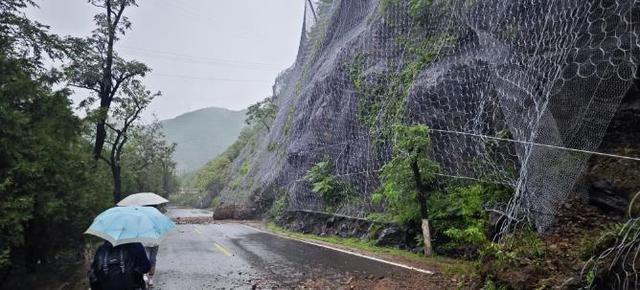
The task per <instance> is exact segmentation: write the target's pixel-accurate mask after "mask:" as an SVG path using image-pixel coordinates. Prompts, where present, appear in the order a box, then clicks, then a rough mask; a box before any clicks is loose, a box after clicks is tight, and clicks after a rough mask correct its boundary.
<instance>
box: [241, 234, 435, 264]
mask: <svg viewBox="0 0 640 290" xmlns="http://www.w3.org/2000/svg"><path fill="white" fill-rule="evenodd" d="M241 225H243V226H245V227H247V228H250V229H252V230H254V231H258V232H261V233H265V234H269V235H272V236H277V237H281V238H285V239H288V240H294V241H298V242H301V243H305V244H309V245H313V246H316V247H321V248H325V249H329V250H333V251H337V252H342V253H345V254H349V255H353V256H357V257H360V258H365V259H369V260H373V261H376V262H380V263H384V264H388V265H392V266H396V267H400V268H404V269H407V270H412V271H416V272H420V273H422V274H428V275H433V274H435V273H434V272H433V271H429V270H425V269H421V268H418V267H414V266H409V265H405V264H401V263H396V262H391V261H387V260H383V259H380V258H376V257H372V256H369V255H365V254H361V253H357V252H353V251H349V250H345V249H340V248H336V247H332V246H328V245H325V244H321V243H316V242H312V241H308V240H305V239H300V238H294V237H289V236H286V235H281V234H277V233H274V232H270V231H265V230H263V229H259V228H256V227H252V226H250V225H246V224H241Z"/></svg>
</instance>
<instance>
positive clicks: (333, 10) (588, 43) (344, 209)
mask: <svg viewBox="0 0 640 290" xmlns="http://www.w3.org/2000/svg"><path fill="white" fill-rule="evenodd" d="M305 3H306V11H305V21H304V27H303V29H302V37H301V43H300V49H299V54H298V57H297V59H296V62H295V64H294V65H293V66H292V67H291V68H290V69H288V70H287V71H285V72H283V73H282V74H281V75H280V76H279V77H278V78H277V80H276V83H275V85H274V99H275V101H276V103H277V105H278V107H279V112H278V114H277V117H276V118H275V120H274V122H273V125H272V126H271V129H270V130H269V131H267V132H262V133H261V134H260V135H259V138H258V139H257V140H256V141H255V142H254V144H252V145H251V146H248V147H250V148H245V149H244V150H243V152H242V153H241V157H242V158H239V160H241V161H237V163H238V164H236V167H238V166H239V164H240V163H241V162H249V163H250V164H251V166H250V168H251V169H250V170H249V172H248V174H246V176H245V177H243V182H242V186H241V187H243V189H242V190H238V189H237V188H233V189H232V188H229V186H228V187H227V188H226V189H225V190H224V191H223V192H222V198H223V200H225V201H227V202H237V203H242V202H245V203H246V202H250V201H251V200H252V199H255V196H260V197H264V196H271V197H272V198H273V197H274V196H275V195H278V194H287V196H288V201H289V203H288V204H289V210H296V211H311V212H324V213H330V214H334V215H343V216H349V217H354V218H366V217H367V215H368V214H370V213H372V212H380V211H383V210H384V206H383V205H379V204H375V203H372V202H371V198H370V197H371V194H372V192H374V191H375V190H376V189H377V188H379V186H380V181H379V177H378V174H379V172H380V169H381V167H382V166H383V165H384V164H385V162H387V161H389V159H390V158H391V148H392V146H393V144H394V142H395V141H394V137H393V134H392V133H391V132H390V128H391V127H392V125H393V124H395V123H405V124H416V123H420V124H426V125H428V126H429V127H430V128H431V131H430V134H431V138H432V148H431V151H432V152H431V156H432V158H433V159H434V160H435V161H437V162H438V163H439V164H440V167H441V168H442V171H441V172H440V173H439V174H441V175H442V176H445V177H454V178H465V179H473V180H481V181H488V182H494V183H500V184H504V185H507V186H509V187H512V188H513V189H514V191H515V195H514V197H513V199H512V200H511V202H510V203H509V205H508V207H507V209H506V211H505V213H506V214H507V216H509V217H511V218H512V219H511V221H517V220H524V219H527V220H529V221H531V222H533V223H534V224H535V225H536V226H537V227H538V229H539V230H544V229H546V228H547V227H548V226H549V225H550V224H551V223H552V222H553V220H554V216H555V212H556V211H557V205H558V204H559V203H560V202H561V201H562V200H564V199H565V198H566V196H567V195H568V193H569V191H570V190H571V188H572V186H573V184H574V182H575V180H576V178H577V177H578V175H579V174H580V173H581V171H582V170H583V168H584V166H585V163H586V161H587V159H588V158H589V157H590V156H591V152H592V151H595V150H596V149H597V147H598V146H599V144H600V141H601V140H602V138H603V136H604V133H605V131H606V129H607V126H608V124H609V122H610V120H611V118H612V117H613V115H614V113H615V112H616V110H617V108H618V105H619V104H620V102H621V100H622V97H623V96H624V94H625V92H627V90H628V89H629V87H630V86H631V84H632V81H633V80H634V78H635V77H636V76H637V75H636V74H637V67H638V58H639V56H640V55H639V52H640V39H639V37H638V33H639V28H640V23H639V21H640V2H638V1H633V0H432V1H419V0H418V1H415V0H414V1H410V0H381V1H375V0H358V1H352V0H333V1H330V0H315V1H305ZM323 160H330V165H331V171H332V173H333V174H335V177H336V179H337V180H338V181H339V182H340V183H341V184H343V185H344V186H347V187H348V188H349V189H350V190H351V191H352V192H355V193H356V194H355V195H356V197H355V198H346V199H344V200H341V201H340V202H339V203H338V204H336V205H334V206H333V207H332V208H331V209H328V208H329V205H328V204H327V201H326V199H323V198H322V196H320V195H318V194H317V193H315V192H314V191H313V190H312V189H313V188H312V184H311V183H310V182H309V181H308V180H307V179H306V178H305V175H306V174H307V172H308V170H309V169H310V168H311V167H312V166H313V165H314V164H317V163H318V162H322V161H323ZM239 192H245V193H244V194H242V193H239Z"/></svg>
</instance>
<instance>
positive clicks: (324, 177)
mask: <svg viewBox="0 0 640 290" xmlns="http://www.w3.org/2000/svg"><path fill="white" fill-rule="evenodd" d="M304 178H305V179H306V180H307V181H309V182H310V183H311V185H312V189H311V191H313V192H315V193H317V194H319V195H320V196H321V197H322V199H323V200H324V202H325V204H326V206H327V207H326V210H327V211H329V212H334V211H335V210H337V206H338V205H339V204H341V203H345V202H347V201H349V200H350V199H351V198H352V197H353V196H354V195H355V191H354V190H353V188H351V186H350V185H349V184H347V183H345V182H344V181H341V180H340V179H339V178H338V177H337V176H335V166H334V164H333V161H332V160H331V159H330V158H329V157H325V158H324V159H323V160H322V161H320V162H318V163H316V164H315V165H314V166H312V167H311V168H310V169H309V171H308V172H307V174H306V175H305V177H304Z"/></svg>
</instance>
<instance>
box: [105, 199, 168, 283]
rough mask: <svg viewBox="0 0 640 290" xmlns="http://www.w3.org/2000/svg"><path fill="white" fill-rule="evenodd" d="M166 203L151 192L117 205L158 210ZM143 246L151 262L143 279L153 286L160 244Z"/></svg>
mask: <svg viewBox="0 0 640 290" xmlns="http://www.w3.org/2000/svg"><path fill="white" fill-rule="evenodd" d="M168 202H169V200H167V199H165V198H164V197H162V196H159V195H157V194H155V193H153V192H141V193H136V194H132V195H129V196H127V197H126V198H124V199H123V200H122V201H120V202H119V203H118V206H150V207H154V208H156V209H158V207H159V206H160V205H163V204H165V203H168ZM143 245H144V249H145V251H146V253H147V257H148V258H149V261H150V262H151V269H150V270H149V272H148V273H147V276H145V277H144V278H145V280H146V282H147V284H149V286H153V276H154V275H155V273H156V261H157V259H156V257H157V256H158V250H159V249H160V244H159V243H155V242H146V243H143Z"/></svg>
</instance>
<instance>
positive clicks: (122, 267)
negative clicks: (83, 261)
mask: <svg viewBox="0 0 640 290" xmlns="http://www.w3.org/2000/svg"><path fill="white" fill-rule="evenodd" d="M150 269H151V262H150V261H149V259H148V258H147V254H146V252H145V249H144V247H143V246H142V244H140V243H129V244H123V245H118V246H116V247H113V246H112V245H111V243H109V242H106V241H105V242H104V243H103V244H102V245H101V246H100V247H99V248H98V250H97V251H96V254H95V256H94V258H93V263H92V264H91V269H90V270H89V282H90V284H91V289H92V290H116V289H117V290H138V289H146V284H145V282H144V279H143V275H144V274H145V273H147V272H149V270H150Z"/></svg>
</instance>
